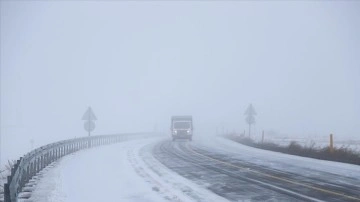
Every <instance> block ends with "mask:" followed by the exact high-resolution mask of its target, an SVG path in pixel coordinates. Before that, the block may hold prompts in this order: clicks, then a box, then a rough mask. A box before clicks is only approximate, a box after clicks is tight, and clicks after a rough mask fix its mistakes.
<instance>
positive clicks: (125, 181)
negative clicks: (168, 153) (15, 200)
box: [30, 138, 226, 202]
mask: <svg viewBox="0 0 360 202" xmlns="http://www.w3.org/2000/svg"><path fill="white" fill-rule="evenodd" d="M160 139H161V138H147V139H140V140H130V141H125V142H122V143H118V144H114V145H108V146H102V147H97V148H92V149H89V150H83V151H80V152H77V153H74V154H72V155H69V156H66V157H64V158H63V159H61V160H60V161H58V162H56V163H55V164H52V165H51V166H50V167H49V168H47V169H46V170H45V171H44V172H42V176H41V177H40V180H39V181H38V184H37V186H36V188H35V190H34V191H33V193H32V196H31V198H30V200H31V201H39V202H42V201H44V202H45V201H49V202H65V201H66V202H70V201H74V202H75V201H87V202H91V201H94V202H95V201H96V202H98V201H149V202H151V201H156V202H158V201H159V202H161V201H226V200H225V199H223V198H221V197H220V196H218V195H215V194H213V193H212V192H210V191H208V190H206V189H205V188H203V187H200V186H199V185H196V184H194V183H192V182H191V181H189V180H187V179H185V178H183V177H181V176H179V175H177V174H176V173H174V172H172V171H171V170H169V169H167V168H166V167H164V166H163V165H162V164H160V163H159V162H158V161H157V160H155V158H153V157H152V156H151V151H150V149H151V144H153V143H156V142H158V141H159V140H160Z"/></svg>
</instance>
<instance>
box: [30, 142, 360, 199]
mask: <svg viewBox="0 0 360 202" xmlns="http://www.w3.org/2000/svg"><path fill="white" fill-rule="evenodd" d="M33 182H35V185H34V187H33V191H32V192H31V193H28V192H26V193H25V194H30V195H31V197H30V198H29V200H23V201H37V202H45V201H46V202H47V201H53V202H68V201H71V202H72V201H87V202H92V201H94V202H95V201H134V202H138V201H154V202H155V201H156V202H160V201H164V202H166V201H178V202H180V201H186V202H188V201H196V202H210V201H215V202H220V201H360V166H355V165H350V164H343V163H336V162H329V161H319V160H315V159H310V158H303V157H298V156H291V155H286V154H281V153H277V152H270V151H265V150H259V149H255V148H251V147H247V146H244V145H240V144H238V143H235V142H232V141H230V140H227V139H224V138H221V137H204V138H200V137H195V138H194V141H192V142H189V141H181V140H179V141H174V142H173V141H171V139H170V138H169V137H168V136H158V137H152V136H151V135H146V136H144V137H141V138H128V139H124V141H123V142H121V143H117V144H113V145H107V146H101V147H95V148H91V149H87V150H83V151H79V152H76V153H73V154H71V155H68V156H65V157H63V158H62V159H60V160H59V161H56V162H54V163H53V164H51V165H50V166H48V167H47V168H46V169H45V170H44V171H42V172H41V173H40V174H39V175H38V176H36V178H35V179H33Z"/></svg>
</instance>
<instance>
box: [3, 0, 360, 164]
mask: <svg viewBox="0 0 360 202" xmlns="http://www.w3.org/2000/svg"><path fill="white" fill-rule="evenodd" d="M0 22H1V46H0V47H1V55H0V56H1V63H0V64H1V136H2V137H1V138H2V141H1V146H2V147H1V155H2V156H3V159H2V162H3V161H4V160H5V159H7V158H17V157H18V156H20V155H21V154H23V153H25V152H27V151H29V150H30V149H31V147H32V146H31V145H30V140H31V139H32V140H34V145H33V147H37V146H41V145H43V144H46V143H50V142H53V141H57V140H61V139H68V138H72V137H79V136H85V135H87V133H86V132H85V131H84V129H83V121H82V120H81V117H82V115H83V113H84V112H85V110H86V109H87V107H88V106H91V107H92V108H93V110H94V112H95V114H96V116H97V118H98V121H97V122H96V129H95V131H94V134H108V133H119V132H137V131H153V130H157V131H160V132H168V130H169V124H170V122H169V121H170V116H171V115H193V117H194V122H195V134H196V135H204V136H206V135H213V134H215V133H216V130H217V128H218V131H219V132H220V131H222V128H224V131H225V132H226V131H228V132H232V131H236V132H242V131H244V130H247V125H246V123H245V116H244V111H245V109H246V107H247V106H248V105H249V104H250V103H252V104H253V106H254V107H255V110H256V111H257V116H256V121H257V123H256V125H255V132H256V134H259V133H260V131H261V130H265V131H276V132H277V133H281V134H287V135H292V136H309V135H328V134H330V133H334V134H335V137H344V138H345V137H348V138H355V139H360V124H359V121H360V104H359V103H360V95H359V93H360V37H359V36H360V3H359V2H355V1H346V2H340V1H338V2H320V1H314V2H304V1H294V2H286V1H279V2H278V1H273V2H265V1H258V2H249V1H240V2H236V1H227V2H220V1H219V2H214V1H208V2H207V1H204V2H199V1H185V2H180V1H170V2H164V1H154V2H143V1H138V2H131V1H125V2H121V1H105V2H103V1H76V2H72V1H51V2H45V1H30V2H26V1H14V2H10V1H1V21H0Z"/></svg>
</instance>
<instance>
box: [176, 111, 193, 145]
mask: <svg viewBox="0 0 360 202" xmlns="http://www.w3.org/2000/svg"><path fill="white" fill-rule="evenodd" d="M193 129H194V128H193V120H192V116H172V117H171V127H170V130H171V136H172V140H173V141H175V140H176V139H188V140H190V141H191V140H192V135H193Z"/></svg>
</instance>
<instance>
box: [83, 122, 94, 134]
mask: <svg viewBox="0 0 360 202" xmlns="http://www.w3.org/2000/svg"><path fill="white" fill-rule="evenodd" d="M84 129H85V130H86V131H87V132H89V133H90V132H92V131H93V130H94V129H95V122H94V121H86V122H85V123H84Z"/></svg>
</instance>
